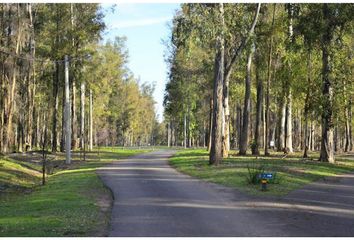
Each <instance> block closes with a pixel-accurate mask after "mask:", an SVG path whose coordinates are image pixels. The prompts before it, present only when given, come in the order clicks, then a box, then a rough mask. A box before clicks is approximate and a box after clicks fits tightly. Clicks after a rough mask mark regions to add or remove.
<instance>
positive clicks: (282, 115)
mask: <svg viewBox="0 0 354 240" xmlns="http://www.w3.org/2000/svg"><path fill="white" fill-rule="evenodd" d="M285 114H286V105H285V103H284V101H281V103H280V108H279V116H280V117H279V125H278V146H277V151H278V152H280V151H284V148H285V142H284V140H285Z"/></svg>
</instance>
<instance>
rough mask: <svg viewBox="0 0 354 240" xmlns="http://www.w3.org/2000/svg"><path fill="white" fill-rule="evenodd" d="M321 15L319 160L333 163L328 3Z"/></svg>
mask: <svg viewBox="0 0 354 240" xmlns="http://www.w3.org/2000/svg"><path fill="white" fill-rule="evenodd" d="M322 6H323V9H322V11H323V15H324V19H325V22H326V27H325V29H324V33H323V37H322V84H323V85H322V96H323V110H322V139H321V153H320V159H319V160H320V161H322V162H330V163H334V162H335V159H334V144H333V128H334V125H333V87H332V81H331V78H330V73H331V71H332V66H331V65H332V63H331V61H332V58H331V52H330V48H331V44H332V38H333V27H332V24H331V14H330V9H329V7H328V4H323V5H322Z"/></svg>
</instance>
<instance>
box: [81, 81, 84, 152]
mask: <svg viewBox="0 0 354 240" xmlns="http://www.w3.org/2000/svg"><path fill="white" fill-rule="evenodd" d="M80 117H81V120H80V147H81V149H83V148H84V144H85V83H84V82H82V83H81V116H80Z"/></svg>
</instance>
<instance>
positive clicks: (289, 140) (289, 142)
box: [285, 89, 293, 153]
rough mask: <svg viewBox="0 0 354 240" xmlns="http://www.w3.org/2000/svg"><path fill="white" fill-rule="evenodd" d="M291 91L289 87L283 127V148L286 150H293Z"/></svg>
mask: <svg viewBox="0 0 354 240" xmlns="http://www.w3.org/2000/svg"><path fill="white" fill-rule="evenodd" d="M292 101H293V100H292V91H291V89H289V93H288V96H287V101H286V128H285V134H286V135H285V149H286V152H289V153H292V152H293V134H292V131H293V127H292V121H293V118H292Z"/></svg>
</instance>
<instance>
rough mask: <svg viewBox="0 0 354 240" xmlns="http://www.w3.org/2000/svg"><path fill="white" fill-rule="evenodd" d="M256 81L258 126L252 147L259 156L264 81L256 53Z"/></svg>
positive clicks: (254, 153) (253, 152) (256, 125)
mask: <svg viewBox="0 0 354 240" xmlns="http://www.w3.org/2000/svg"><path fill="white" fill-rule="evenodd" d="M256 81H257V103H256V124H255V133H254V140H253V145H252V154H253V155H259V147H260V146H261V137H260V132H261V122H262V104H263V81H262V79H260V60H259V53H256Z"/></svg>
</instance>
